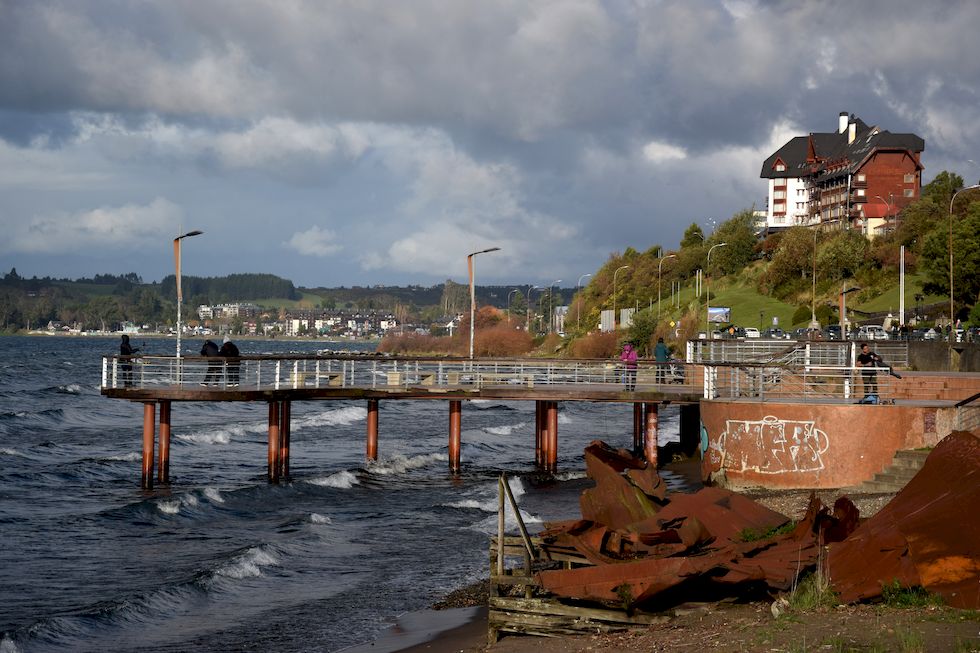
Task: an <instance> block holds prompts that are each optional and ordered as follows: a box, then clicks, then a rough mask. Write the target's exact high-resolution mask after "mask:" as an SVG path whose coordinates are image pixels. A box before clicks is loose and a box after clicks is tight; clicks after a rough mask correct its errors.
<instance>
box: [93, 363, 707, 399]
mask: <svg viewBox="0 0 980 653" xmlns="http://www.w3.org/2000/svg"><path fill="white" fill-rule="evenodd" d="M698 367H700V366H693V365H685V364H684V363H682V362H680V361H673V362H670V363H664V364H658V363H656V362H653V361H641V362H640V363H639V365H638V369H637V373H636V376H637V378H636V383H637V386H638V387H643V386H652V385H667V386H673V387H681V388H688V389H690V390H692V391H697V389H698V388H699V386H698V385H697V384H698V383H699V379H698V380H697V381H696V380H694V379H693V377H692V374H691V373H690V371H691V370H694V369H695V368H698ZM658 370H659V371H658ZM625 381H626V379H625V369H624V368H623V366H622V365H621V364H620V363H619V362H618V361H614V360H608V359H603V360H565V359H560V360H558V359H517V360H509V359H500V360H477V361H471V360H469V359H465V360H460V359H424V358H412V359H407V358H382V357H373V356H366V357H325V356H304V355H289V356H242V357H241V358H235V359H225V358H206V357H200V356H187V357H182V358H180V359H177V358H175V357H169V356H106V357H105V358H103V362H102V387H103V388H113V389H116V388H129V387H131V388H154V387H157V388H158V387H177V388H192V387H195V386H204V387H208V388H213V389H229V388H230V389H243V390H244V389H248V390H280V389H299V388H328V387H337V388H394V387H410V386H423V387H425V386H433V387H459V386H471V387H472V386H475V387H478V388H481V387H487V386H500V385H506V386H524V387H528V388H533V387H538V386H556V385H563V386H581V385H599V386H616V385H620V386H621V385H622V384H623V383H625Z"/></svg>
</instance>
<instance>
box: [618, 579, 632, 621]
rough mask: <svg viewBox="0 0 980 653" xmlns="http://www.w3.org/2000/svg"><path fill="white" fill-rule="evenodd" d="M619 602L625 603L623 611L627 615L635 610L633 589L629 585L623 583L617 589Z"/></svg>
mask: <svg viewBox="0 0 980 653" xmlns="http://www.w3.org/2000/svg"><path fill="white" fill-rule="evenodd" d="M615 590H616V594H617V595H618V596H619V600H620V601H622V602H623V610H625V611H626V612H627V614H628V613H629V612H630V611H631V610H632V609H633V588H632V587H630V584H629V583H623V584H622V585H619V586H617V587H616V588H615Z"/></svg>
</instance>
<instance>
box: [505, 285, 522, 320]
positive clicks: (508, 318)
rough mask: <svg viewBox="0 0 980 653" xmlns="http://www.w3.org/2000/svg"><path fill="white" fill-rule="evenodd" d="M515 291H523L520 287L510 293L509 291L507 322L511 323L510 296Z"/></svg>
mask: <svg viewBox="0 0 980 653" xmlns="http://www.w3.org/2000/svg"><path fill="white" fill-rule="evenodd" d="M515 292H521V289H520V288H514V289H513V290H511V291H510V292H509V293H507V324H510V296H511V295H513V294H514V293H515Z"/></svg>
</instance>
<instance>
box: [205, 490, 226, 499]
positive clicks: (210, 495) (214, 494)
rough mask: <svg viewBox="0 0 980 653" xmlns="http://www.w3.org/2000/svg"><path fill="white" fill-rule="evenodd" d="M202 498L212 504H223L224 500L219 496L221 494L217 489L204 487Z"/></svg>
mask: <svg viewBox="0 0 980 653" xmlns="http://www.w3.org/2000/svg"><path fill="white" fill-rule="evenodd" d="M204 497H205V498H206V499H207V500H208V501H210V502H212V503H224V502H225V499H224V497H222V496H221V492H219V491H218V490H217V488H213V487H206V488H204Z"/></svg>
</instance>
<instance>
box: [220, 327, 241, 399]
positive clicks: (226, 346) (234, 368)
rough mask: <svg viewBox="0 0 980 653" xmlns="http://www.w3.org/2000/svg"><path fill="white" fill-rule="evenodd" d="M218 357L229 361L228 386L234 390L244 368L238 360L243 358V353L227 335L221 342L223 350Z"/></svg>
mask: <svg viewBox="0 0 980 653" xmlns="http://www.w3.org/2000/svg"><path fill="white" fill-rule="evenodd" d="M218 355H219V356H223V357H224V358H227V359H228V362H227V365H228V386H229V387H232V388H234V387H237V386H238V379H239V374H240V372H241V366H242V362H241V360H239V358H238V357H239V356H241V352H239V351H238V347H237V346H236V345H235V343H233V342H232V341H231V338H229V337H228V336H227V335H226V336H225V339H224V340H223V341H222V342H221V349H220V350H218Z"/></svg>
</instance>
